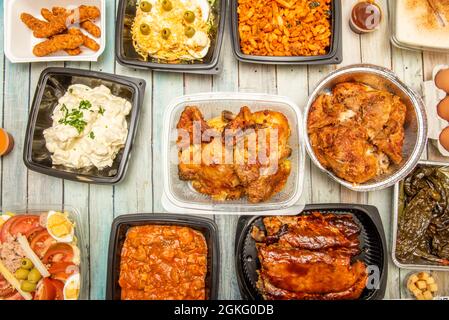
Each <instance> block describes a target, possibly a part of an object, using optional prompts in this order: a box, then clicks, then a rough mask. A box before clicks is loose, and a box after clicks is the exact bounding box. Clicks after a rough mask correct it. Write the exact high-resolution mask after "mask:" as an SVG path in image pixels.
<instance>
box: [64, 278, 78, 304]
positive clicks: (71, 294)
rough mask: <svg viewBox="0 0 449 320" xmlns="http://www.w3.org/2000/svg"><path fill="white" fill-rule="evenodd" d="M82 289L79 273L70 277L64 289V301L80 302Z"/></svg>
mask: <svg viewBox="0 0 449 320" xmlns="http://www.w3.org/2000/svg"><path fill="white" fill-rule="evenodd" d="M80 287H81V278H80V274H79V273H77V274H74V275H72V276H70V277H68V278H67V281H66V282H65V285H64V289H63V293H64V300H78V297H79V295H80Z"/></svg>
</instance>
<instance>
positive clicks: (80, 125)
mask: <svg viewBox="0 0 449 320" xmlns="http://www.w3.org/2000/svg"><path fill="white" fill-rule="evenodd" d="M90 108H92V104H91V103H90V101H88V100H82V101H81V102H80V104H79V106H78V109H72V110H70V111H69V109H67V106H66V105H65V104H63V105H62V107H61V111H62V112H64V117H63V118H61V119H60V120H59V123H60V124H64V125H66V126H71V127H74V128H75V129H76V130H77V131H78V133H81V132H83V131H84V129H85V128H86V126H87V122H86V121H85V120H84V114H83V111H81V110H88V109H90Z"/></svg>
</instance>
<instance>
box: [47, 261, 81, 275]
mask: <svg viewBox="0 0 449 320" xmlns="http://www.w3.org/2000/svg"><path fill="white" fill-rule="evenodd" d="M48 272H50V273H51V274H53V273H60V272H64V273H67V274H72V273H77V272H78V267H77V266H76V265H75V264H74V263H73V262H71V261H61V262H55V263H53V264H52V265H51V266H50V268H48Z"/></svg>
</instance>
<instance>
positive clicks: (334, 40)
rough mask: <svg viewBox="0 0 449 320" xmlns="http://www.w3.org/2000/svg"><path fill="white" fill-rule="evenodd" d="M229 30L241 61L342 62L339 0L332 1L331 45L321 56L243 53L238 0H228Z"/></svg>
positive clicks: (271, 62) (276, 62) (261, 62)
mask: <svg viewBox="0 0 449 320" xmlns="http://www.w3.org/2000/svg"><path fill="white" fill-rule="evenodd" d="M230 3H231V5H230V10H231V14H230V15H231V31H232V33H231V34H232V45H233V48H234V55H235V56H236V58H237V59H238V60H240V61H242V62H248V63H259V64H279V65H324V64H340V63H342V62H343V34H342V6H341V0H333V1H332V9H331V41H330V43H331V45H330V48H329V50H328V53H327V54H325V55H321V56H292V57H281V56H256V55H248V54H244V53H243V52H242V50H241V47H240V34H239V16H238V13H237V8H238V0H230Z"/></svg>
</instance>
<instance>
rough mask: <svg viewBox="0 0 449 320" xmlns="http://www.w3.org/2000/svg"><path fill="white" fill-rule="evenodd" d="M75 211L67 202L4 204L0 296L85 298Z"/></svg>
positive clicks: (84, 262) (82, 238) (81, 239)
mask: <svg viewBox="0 0 449 320" xmlns="http://www.w3.org/2000/svg"><path fill="white" fill-rule="evenodd" d="M80 225H81V224H80V214H79V212H78V211H77V210H76V209H74V208H71V207H67V206H65V207H64V208H62V206H56V205H49V206H45V207H44V206H42V207H30V206H29V207H28V209H16V208H9V209H8V210H4V211H2V212H1V213H0V300H78V299H87V294H88V283H87V280H88V269H87V268H86V267H85V266H87V260H86V259H87V246H86V242H85V235H84V234H83V233H82V230H81V229H80Z"/></svg>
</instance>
